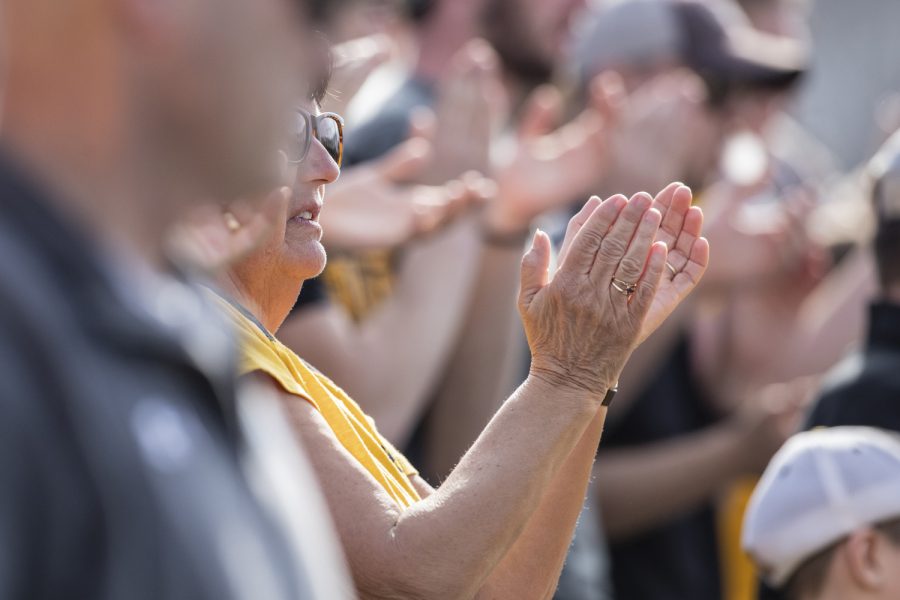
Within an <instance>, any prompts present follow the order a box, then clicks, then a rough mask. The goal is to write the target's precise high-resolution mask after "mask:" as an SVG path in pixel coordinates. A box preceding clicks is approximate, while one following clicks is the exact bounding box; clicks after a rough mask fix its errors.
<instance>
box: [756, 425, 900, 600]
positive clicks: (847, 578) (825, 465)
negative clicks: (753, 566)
mask: <svg viewBox="0 0 900 600" xmlns="http://www.w3.org/2000/svg"><path fill="white" fill-rule="evenodd" d="M898 497H900V440H898V438H897V436H896V434H889V433H886V432H884V431H881V430H878V429H874V428H868V427H836V428H833V429H826V430H817V431H812V432H806V433H800V434H797V435H796V436H795V437H793V438H792V439H791V440H789V441H788V443H787V444H785V446H784V447H783V448H782V449H781V450H780V451H779V452H778V454H776V455H775V457H774V458H773V459H772V462H771V463H770V465H769V466H768V468H767V469H766V472H765V473H764V474H763V477H762V480H761V481H760V484H759V486H758V488H757V490H756V491H755V492H754V493H753V497H752V499H751V501H750V506H749V509H748V511H747V515H746V518H745V521H744V531H743V544H744V548H745V549H746V550H747V552H748V553H749V554H750V555H751V556H752V557H753V559H754V561H755V562H756V563H757V564H758V566H759V568H760V570H761V571H762V573H764V574H765V576H766V579H767V580H768V581H769V582H770V583H771V584H773V585H774V586H776V587H778V588H780V589H782V590H784V591H785V593H786V595H787V598H789V599H790V600H830V599H832V598H833V599H838V598H840V600H857V599H863V598H873V599H880V598H883V599H885V600H887V599H888V598H896V597H898V595H900V502H898V501H897V498H898Z"/></svg>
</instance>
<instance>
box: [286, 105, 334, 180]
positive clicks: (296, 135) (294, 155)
mask: <svg viewBox="0 0 900 600" xmlns="http://www.w3.org/2000/svg"><path fill="white" fill-rule="evenodd" d="M294 114H295V123H294V132H293V135H292V136H291V139H290V142H289V143H288V147H287V148H286V149H285V154H287V158H288V162H289V163H291V164H295V165H296V164H299V163H302V162H303V161H304V160H306V157H307V156H308V155H309V149H310V148H311V147H312V141H313V138H315V139H316V140H318V142H319V143H320V144H322V147H323V148H325V151H326V152H328V154H329V155H330V156H331V158H332V160H334V162H335V163H337V166H338V167H340V166H341V163H342V162H343V160H344V119H342V118H341V116H340V115H337V114H335V113H322V114H320V115H314V114H311V113H309V112H307V111H305V110H301V109H297V111H296V112H295V113H294Z"/></svg>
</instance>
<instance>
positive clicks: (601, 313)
mask: <svg viewBox="0 0 900 600" xmlns="http://www.w3.org/2000/svg"><path fill="white" fill-rule="evenodd" d="M652 204H653V199H652V198H651V197H650V196H649V195H647V194H638V195H636V196H635V197H633V198H632V199H631V200H630V201H629V200H627V199H626V198H625V197H624V196H613V197H612V198H610V199H608V200H607V201H605V202H602V203H601V202H599V200H596V199H594V200H592V201H591V202H590V203H589V205H592V206H593V208H594V210H592V211H590V212H589V216H587V218H586V219H584V220H583V225H582V226H581V227H580V228H578V231H577V232H576V233H575V234H574V235H573V236H572V238H571V242H570V245H569V246H567V248H566V251H565V255H564V256H563V257H562V262H561V265H560V267H559V270H558V271H557V272H556V274H555V275H554V276H553V278H552V279H551V278H550V273H549V268H550V239H549V238H548V237H547V235H546V234H544V233H543V232H540V231H539V232H537V234H536V235H535V238H534V242H533V245H532V248H531V250H530V251H529V252H528V253H527V254H526V255H525V257H524V258H523V260H522V287H521V291H520V295H519V311H520V313H521V316H522V321H523V323H524V325H525V333H526V335H527V337H528V344H529V347H530V348H531V354H532V367H531V371H532V375H533V376H535V377H539V378H543V379H545V380H549V381H550V382H551V383H552V384H553V385H554V386H558V387H559V386H562V387H564V388H569V389H572V388H574V389H578V390H580V391H587V392H589V393H590V394H592V395H596V396H597V397H598V400H599V399H602V398H603V396H604V395H605V393H606V391H607V390H608V389H609V388H611V387H613V386H614V385H615V383H616V381H617V380H618V376H619V372H620V371H621V370H622V367H623V366H624V365H625V362H626V361H627V360H628V357H629V356H630V355H631V352H632V350H633V349H634V347H635V346H636V345H637V344H638V342H639V341H640V339H641V335H642V332H643V327H644V321H645V318H646V316H647V313H648V311H649V310H650V307H651V306H652V304H653V299H654V297H655V296H656V293H657V290H658V288H659V285H660V281H661V279H662V277H663V272H664V271H665V264H666V257H667V251H666V245H665V244H664V243H663V242H655V243H654V239H655V238H656V235H657V232H658V231H659V227H660V223H661V221H662V215H661V214H660V212H659V211H658V210H656V209H655V208H652ZM617 286H618V287H617ZM629 289H633V293H624V291H620V290H625V291H627V290H629Z"/></svg>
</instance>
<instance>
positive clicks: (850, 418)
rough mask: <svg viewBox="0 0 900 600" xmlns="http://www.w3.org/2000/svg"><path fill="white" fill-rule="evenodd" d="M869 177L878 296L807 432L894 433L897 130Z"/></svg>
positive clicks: (898, 301)
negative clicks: (854, 429) (860, 344)
mask: <svg viewBox="0 0 900 600" xmlns="http://www.w3.org/2000/svg"><path fill="white" fill-rule="evenodd" d="M869 174H870V176H871V179H872V183H873V185H872V204H873V208H874V212H875V214H876V218H877V231H876V235H875V242H874V244H873V252H874V255H875V262H876V265H877V268H878V275H879V282H880V288H881V290H880V291H881V293H880V298H879V299H878V301H876V302H875V303H873V305H872V308H871V313H870V316H869V334H868V339H867V340H866V343H865V347H864V348H862V349H861V350H860V351H859V352H856V353H854V354H853V355H852V356H849V357H848V358H847V359H845V361H844V362H843V363H841V364H840V365H839V366H837V367H836V368H835V370H834V371H833V372H832V375H831V377H830V378H829V380H828V381H827V383H826V387H825V390H824V391H823V392H822V396H821V397H820V398H819V400H818V402H817V403H816V405H815V406H814V408H813V410H812V412H811V414H810V415H809V418H808V420H807V427H809V428H812V427H818V426H828V427H832V426H837V425H868V426H871V427H883V428H886V429H891V430H893V431H898V432H900V411H898V410H897V399H898V398H900V380H898V366H900V336H898V333H897V332H898V325H900V132H898V133H895V134H894V135H893V137H891V139H890V140H888V142H887V143H885V145H884V147H883V148H882V149H881V151H880V152H879V153H878V154H877V155H876V157H875V158H874V159H873V160H872V162H871V164H870V167H869Z"/></svg>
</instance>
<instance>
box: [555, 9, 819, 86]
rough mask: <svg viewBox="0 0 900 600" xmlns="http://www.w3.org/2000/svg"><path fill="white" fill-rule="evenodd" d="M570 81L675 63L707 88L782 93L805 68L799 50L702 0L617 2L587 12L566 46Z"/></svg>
mask: <svg viewBox="0 0 900 600" xmlns="http://www.w3.org/2000/svg"><path fill="white" fill-rule="evenodd" d="M573 59H574V64H575V69H576V73H575V76H576V77H577V78H578V79H579V80H580V81H587V80H589V79H590V78H592V77H593V76H594V75H596V74H597V73H599V72H601V71H603V70H605V69H615V68H617V67H619V68H621V67H624V66H650V65H654V64H658V63H666V62H671V61H677V62H679V63H681V64H684V65H685V66H687V67H688V68H690V69H692V70H693V71H695V72H696V73H697V74H698V75H700V76H701V77H703V78H704V79H706V80H707V81H710V80H712V81H716V82H724V83H729V84H743V85H747V86H759V87H774V88H782V87H786V86H789V85H790V84H792V83H793V82H795V81H796V80H797V79H798V78H799V77H800V76H801V75H802V74H803V73H804V72H805V71H806V70H807V68H808V66H809V51H808V48H807V46H806V44H804V43H802V42H800V41H798V40H795V39H791V38H786V37H782V36H776V35H772V34H768V33H763V32H761V31H757V30H755V29H753V27H752V26H751V25H750V24H749V21H748V20H747V19H746V17H745V15H744V14H743V13H742V12H741V10H740V9H739V8H738V7H736V6H731V5H728V4H725V3H721V2H712V1H710V0H706V1H700V0H619V1H616V2H612V3H610V4H603V5H600V6H592V7H591V8H590V9H589V10H588V12H587V15H586V17H585V18H584V19H583V20H582V23H581V25H579V26H578V27H577V29H576V33H575V38H574V40H573Z"/></svg>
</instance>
